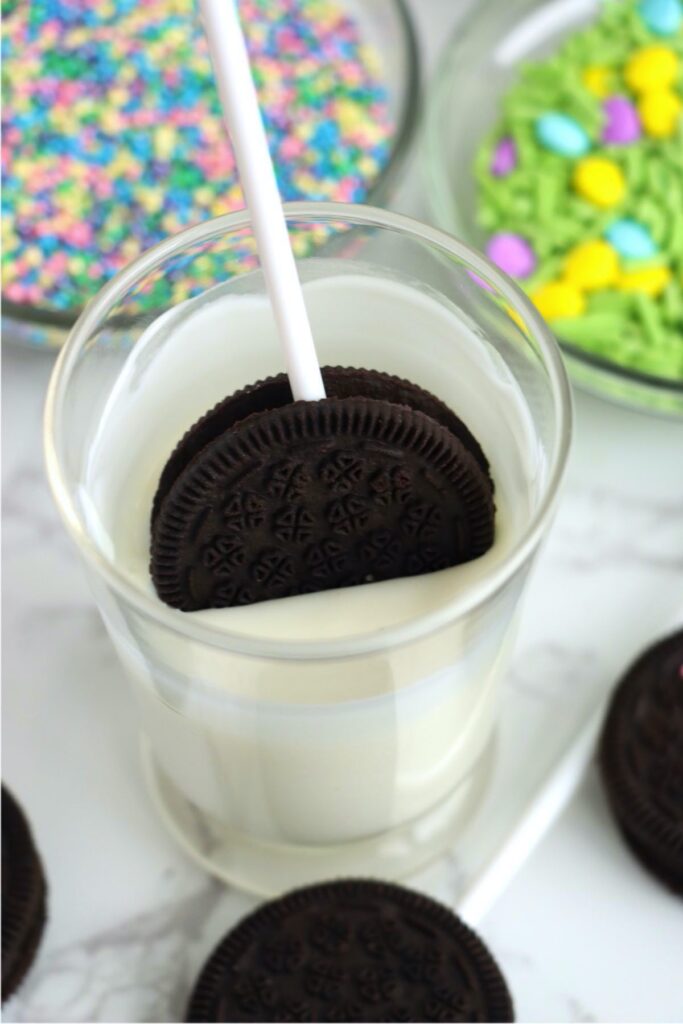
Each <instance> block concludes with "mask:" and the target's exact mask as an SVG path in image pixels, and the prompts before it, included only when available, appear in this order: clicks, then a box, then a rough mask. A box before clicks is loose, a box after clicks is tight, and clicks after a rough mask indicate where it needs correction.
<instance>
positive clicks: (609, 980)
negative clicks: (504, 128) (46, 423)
mask: <svg viewBox="0 0 683 1024" xmlns="http://www.w3.org/2000/svg"><path fill="white" fill-rule="evenodd" d="M462 6H463V5H462V3H458V2H456V0H450V2H449V0H419V3H418V0H414V3H413V7H414V9H415V11H416V14H417V16H418V21H419V24H420V28H421V30H422V35H423V44H424V47H425V50H426V53H427V57H428V63H429V62H431V58H432V54H433V52H434V49H435V44H436V41H437V39H438V38H439V37H441V38H443V31H444V28H445V29H446V30H447V28H448V26H449V24H450V23H451V22H453V21H454V19H455V17H456V15H457V13H458V11H459V10H461V9H462ZM3 362H4V365H3V468H2V478H3V527H4V528H3V568H4V580H3V599H4V600H3V605H4V607H3V612H4V616H3V619H4V621H3V655H4V657H3V690H4V692H3V778H4V779H5V781H6V782H7V783H8V784H9V786H10V787H11V788H12V789H13V790H14V792H15V793H16V794H17V796H18V797H19V799H20V800H21V802H22V804H23V805H24V807H25V809H26V811H27V813H28V815H29V817H30V820H31V822H32V825H33V828H34V831H35V835H36V839H37V842H38V845H39V847H40V850H41V853H42V856H43V859H44V861H45V865H46V870H47V874H48V878H49V884H50V910H49V922H48V926H47V930H46V933H45V936H44V940H43V942H42V945H41V948H40V951H39V954H38V957H37V960H36V963H35V965H34V967H33V969H32V971H31V972H30V974H29V976H28V978H27V980H26V983H25V985H24V986H23V987H22V988H21V990H20V993H19V994H18V996H17V997H15V998H14V999H13V1000H12V1001H11V1002H10V1003H9V1004H8V1005H7V1006H6V1007H5V1012H4V1019H5V1020H7V1021H130V1022H137V1021H173V1020H179V1019H182V1015H183V1011H184V1005H185V1001H186V998H187V994H188V992H189V989H190V986H191V983H192V980H193V979H194V977H195V975H196V973H197V971H198V969H199V967H200V965H201V963H202V962H203V960H204V959H205V957H206V955H207V954H208V953H209V951H210V950H211V948H212V946H213V944H214V943H215V942H216V941H217V940H218V939H219V937H221V936H222V935H223V933H224V932H225V931H226V930H227V929H228V928H229V927H231V926H232V925H233V924H234V923H235V922H236V921H237V919H238V918H239V917H240V916H241V915H242V914H243V913H244V912H245V911H247V910H248V909H250V908H251V907H252V906H254V904H255V900H254V899H253V898H252V897H250V896H246V895H243V894H240V893H238V892H235V891H233V890H229V889H227V888H224V887H222V886H221V885H220V884H219V883H218V882H215V881H213V880H211V879H209V878H207V877H206V876H205V875H204V874H202V872H201V871H200V870H199V869H198V868H197V867H195V866H194V864H192V863H190V862H189V861H188V860H187V859H186V858H185V857H184V855H183V854H182V853H181V852H180V851H179V850H177V849H176V848H175V846H174V845H173V843H172V841H171V840H170V839H169V838H168V836H167V834H166V833H165V831H164V830H163V827H162V825H161V823H160V822H159V821H158V820H157V818H156V816H155V814H154V812H153V810H152V807H151V804H150V801H149V798H148V796H147V794H146V792H145V790H144V787H143V782H142V775H141V771H140V767H139V761H138V748H137V733H136V722H135V715H134V711H133V707H132V703H131V702H130V701H129V697H128V692H127V690H126V687H125V685H124V684H123V680H122V675H121V670H120V668H119V666H118V663H117V661H116V658H115V655H114V652H113V650H112V648H111V645H110V643H109V641H108V639H107V637H106V635H105V632H104V628H103V626H102V624H101V622H100V620H99V618H98V615H97V613H96V611H95V609H94V606H93V603H92V601H91V599H90V596H89V593H88V591H87V588H86V585H85V581H84V577H83V576H82V574H81V570H80V567H79V564H78V560H77V556H76V552H75V551H74V549H73V548H72V546H71V544H70V541H69V540H68V538H67V536H66V534H65V533H64V531H63V529H62V527H61V524H60V522H59V520H58V517H57V513H56V511H55V509H54V507H53V505H52V502H51V499H50V496H49V493H48V488H47V484H46V482H45V478H44V473H43V466H42V449H41V415H42V403H43V398H44V393H45V388H46V385H47V380H48V376H49V373H50V370H51V366H52V362H53V357H52V356H50V355H49V354H38V353H34V352H28V351H20V350H17V349H13V348H11V347H9V346H7V347H6V348H5V351H4V360H3ZM682 466H683V424H675V423H673V422H671V421H666V420H656V419H651V418H648V417H645V416H643V415H640V414H636V413H629V412H626V411H623V410H620V409H618V408H616V407H612V406H610V405H607V404H604V403H601V402H599V401H597V400H594V399H590V398H587V397H581V396H580V397H579V399H578V402H577V431H576V442H575V445H574V450H573V453H572V458H571V463H570V469H569V474H568V480H567V485H566V488H565V491H564V495H563V501H562V505H561V509H560V513H559V515H558V519H557V522H556V524H555V526H554V529H553V532H552V535H551V538H550V540H549V543H548V544H547V545H546V547H545V549H544V551H543V553H542V556H541V559H540V562H539V565H538V567H537V570H536V572H535V574H534V577H533V580H532V583H531V586H530V592H529V595H528V599H527V602H526V606H525V613H524V621H523V626H522V631H521V637H520V641H519V645H518V649H517V652H516V656H515V664H514V672H515V673H516V674H517V675H518V676H519V677H520V678H521V679H529V680H531V681H532V682H534V683H536V684H537V683H538V681H539V680H540V681H541V685H542V683H543V681H544V680H545V679H546V678H547V679H551V680H553V679H554V680H560V682H561V685H563V686H565V687H568V688H570V687H571V686H572V681H573V679H574V678H577V677H578V675H579V674H582V673H586V672H590V674H591V677H592V678H597V679H600V680H603V681H609V680H611V679H616V677H617V675H618V673H619V672H620V671H621V670H622V669H623V667H624V666H625V665H626V664H627V663H628V662H629V660H630V659H631V658H632V657H633V655H634V654H635V653H636V652H637V651H638V650H639V649H640V648H641V647H642V646H643V645H644V644H645V643H646V642H648V641H649V640H650V639H652V638H654V637H656V636H658V635H661V634H662V633H664V632H665V631H666V630H667V629H669V628H672V627H673V626H675V625H677V624H681V623H683V468H682ZM577 595H578V597H577ZM93 879H97V884H92V881H93ZM424 884H425V887H426V888H427V889H428V890H429V891H432V892H433V894H434V895H436V896H437V897H440V898H442V899H443V900H445V901H446V902H447V901H448V897H449V886H448V871H447V870H443V871H441V872H440V873H438V876H437V875H435V876H434V877H433V878H427V880H426V881H425V883H424ZM122 894H123V895H122ZM681 911H682V907H681V903H680V902H678V901H676V900H675V898H674V897H672V896H670V895H669V894H668V893H667V892H666V891H665V890H664V889H663V888H662V887H660V886H659V885H658V884H657V883H656V882H654V881H652V880H651V879H650V878H649V877H648V876H647V875H646V874H645V873H644V872H643V871H642V870H641V868H640V867H639V866H638V864H637V863H636V862H635V861H634V860H633V859H632V857H631V856H630V854H629V853H628V852H627V851H626V849H625V848H624V846H623V844H622V842H621V840H620V838H619V836H618V834H617V832H616V829H615V827H614V825H613V823H612V820H611V819H610V816H609V814H608V811H607V808H606V806H605V802H604V798H603V795H602V792H601V789H600V785H599V780H598V778H597V775H596V773H595V771H594V770H592V769H591V770H590V771H589V774H588V777H587V779H586V781H585V783H584V784H583V786H582V787H581V789H580V791H579V793H578V795H577V796H576V798H575V799H574V800H573V802H572V804H571V806H570V807H569V809H568V810H567V812H566V813H565V814H564V815H563V817H562V818H561V819H560V821H559V823H558V824H557V825H556V826H555V827H554V828H553V829H552V831H551V832H550V833H549V834H548V836H547V838H546V839H545V840H544V841H543V842H542V843H541V845H540V846H539V847H538V848H537V850H536V852H535V853H534V854H533V855H532V856H531V858H530V859H529V860H528V861H527V863H526V864H525V866H524V867H523V868H522V870H521V871H520V873H519V874H518V875H517V877H516V878H515V879H514V881H513V882H512V884H511V885H510V886H509V888H508V890H507V891H506V892H505V894H504V895H503V896H502V898H501V899H500V900H499V901H498V902H497V903H496V905H495V906H494V907H493V909H492V910H491V911H490V912H489V913H488V914H487V916H486V917H485V918H484V920H483V921H482V923H481V925H480V926H479V931H480V932H481V934H482V936H483V937H484V939H485V940H486V941H487V942H488V943H489V945H490V947H491V949H492V950H493V952H494V954H495V955H496V957H497V958H498V960H499V962H500V963H501V966H502V968H503V970H504V972H505V974H506V976H507V978H508V981H509V983H510V987H511V989H512V992H513V995H514V997H515V1002H516V1008H517V1016H518V1019H519V1020H535V1021H541V1020H544V1021H548V1020H557V1021H589V1020H601V1021H603V1020H604V1021H607V1020H618V1021H627V1020H648V1021H681V1020H683V986H682V985H681V973H680V951H681V949H683V913H682V912H681Z"/></svg>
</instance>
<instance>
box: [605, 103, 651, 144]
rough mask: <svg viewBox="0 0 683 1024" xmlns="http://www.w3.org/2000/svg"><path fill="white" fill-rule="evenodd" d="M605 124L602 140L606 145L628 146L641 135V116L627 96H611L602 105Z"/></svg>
mask: <svg viewBox="0 0 683 1024" xmlns="http://www.w3.org/2000/svg"><path fill="white" fill-rule="evenodd" d="M602 109H603V111H604V112H605V126H604V128H603V130H602V141H603V142H604V143H605V144H606V145H612V146H627V145H628V144H629V143H631V142H636V141H637V140H638V139H639V138H640V135H641V129H640V118H639V117H638V111H637V110H636V108H635V106H634V105H633V103H632V102H631V100H630V99H628V98H627V97H626V96H610V97H609V99H606V100H605V102H604V103H603V105H602Z"/></svg>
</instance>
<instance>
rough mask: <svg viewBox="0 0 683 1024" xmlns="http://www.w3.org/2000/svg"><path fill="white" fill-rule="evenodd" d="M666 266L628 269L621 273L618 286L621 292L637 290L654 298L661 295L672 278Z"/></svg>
mask: <svg viewBox="0 0 683 1024" xmlns="http://www.w3.org/2000/svg"><path fill="white" fill-rule="evenodd" d="M672 276H673V275H672V273H671V271H670V270H669V268H668V267H646V268H644V269H642V270H630V271H627V272H626V273H625V274H622V275H621V278H620V279H619V287H620V288H621V290H622V291H623V292H639V293H640V294H642V295H649V296H650V297H651V298H656V297H657V296H659V295H661V294H662V292H663V291H664V289H665V288H666V287H667V285H668V284H669V283H670V281H671V279H672Z"/></svg>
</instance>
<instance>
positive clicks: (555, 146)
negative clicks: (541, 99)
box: [536, 112, 591, 156]
mask: <svg viewBox="0 0 683 1024" xmlns="http://www.w3.org/2000/svg"><path fill="white" fill-rule="evenodd" d="M536 137H537V138H538V141H539V142H540V143H541V145H543V146H545V148H546V149H549V150H551V151H552V152H553V153H559V154H560V155H561V156H583V154H584V153H587V152H588V150H589V149H590V145H591V140H590V138H589V137H588V133H587V132H586V130H585V129H584V128H582V127H581V125H580V124H579V122H578V121H575V120H574V118H573V117H569V115H568V114H558V113H555V112H553V113H550V114H543V116H542V117H539V118H538V120H537V121H536Z"/></svg>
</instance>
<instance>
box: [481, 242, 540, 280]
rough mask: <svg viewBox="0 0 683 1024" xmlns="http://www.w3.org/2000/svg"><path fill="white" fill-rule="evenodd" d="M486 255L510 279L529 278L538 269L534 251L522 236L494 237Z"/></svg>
mask: <svg viewBox="0 0 683 1024" xmlns="http://www.w3.org/2000/svg"><path fill="white" fill-rule="evenodd" d="M486 255H487V256H488V258H489V259H490V260H491V261H492V262H493V263H495V264H496V266H498V267H500V269H501V270H503V271H504V272H505V273H506V274H509V275H510V277H516V278H520V279H523V278H525V277H529V275H530V274H533V272H534V270H535V268H536V256H535V253H534V250H533V249H532V248H531V246H530V245H529V243H528V242H527V240H526V239H525V238H522V236H521V235H515V234H511V233H505V234H499V235H494V236H493V238H491V239H490V240H489V243H488V245H487V247H486Z"/></svg>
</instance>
